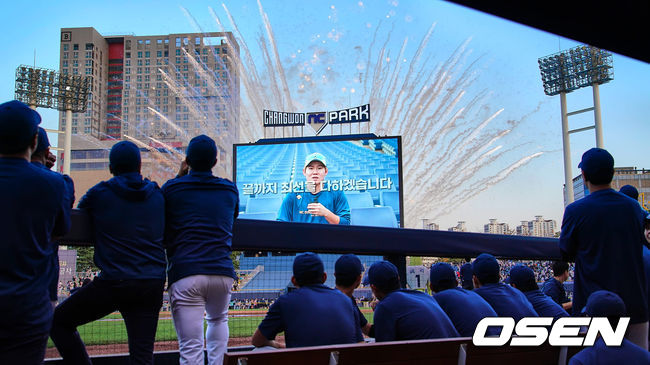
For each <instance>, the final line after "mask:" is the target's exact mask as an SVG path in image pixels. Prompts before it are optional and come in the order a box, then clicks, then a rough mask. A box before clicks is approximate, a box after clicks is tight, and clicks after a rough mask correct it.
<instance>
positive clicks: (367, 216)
mask: <svg viewBox="0 0 650 365" xmlns="http://www.w3.org/2000/svg"><path fill="white" fill-rule="evenodd" d="M401 153H402V151H401V137H399V136H396V137H374V136H368V135H351V136H330V137H306V138H291V139H273V140H262V141H260V142H258V143H254V144H237V145H235V146H234V161H233V163H234V169H233V171H234V179H235V182H236V184H237V188H238V189H239V209H240V214H239V218H240V219H261V220H282V221H291V222H314V223H332V222H331V220H332V219H334V221H335V222H338V223H341V224H347V223H349V224H352V225H364V226H381V227H403V220H402V210H403V204H402V191H401V183H402V167H401V166H402V165H401V162H402V158H401ZM307 165H309V166H307ZM321 165H322V166H321ZM319 181H320V182H319ZM315 184H316V186H318V188H315ZM312 203H318V204H312ZM346 204H347V212H346ZM320 205H322V207H320ZM322 208H326V209H327V210H324V209H322ZM328 211H329V212H332V213H334V214H335V215H337V216H339V219H338V221H337V219H336V218H333V217H332V215H331V214H329V213H327V212H328Z"/></svg>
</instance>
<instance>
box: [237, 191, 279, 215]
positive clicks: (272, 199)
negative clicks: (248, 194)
mask: <svg viewBox="0 0 650 365" xmlns="http://www.w3.org/2000/svg"><path fill="white" fill-rule="evenodd" d="M283 199H284V197H283V196H281V195H275V196H269V197H259V198H250V199H248V203H247V204H246V213H268V212H273V213H276V214H277V212H278V211H280V207H281V206H282V200H283Z"/></svg>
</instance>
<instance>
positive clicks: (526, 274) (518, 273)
mask: <svg viewBox="0 0 650 365" xmlns="http://www.w3.org/2000/svg"><path fill="white" fill-rule="evenodd" d="M508 278H509V279H510V280H509V281H510V285H512V286H513V287H515V288H517V289H519V290H521V292H522V293H524V295H525V296H526V298H527V299H528V301H529V302H530V304H532V305H533V308H534V309H535V312H537V314H539V316H540V317H553V318H555V319H558V318H562V317H568V316H569V313H567V311H565V310H564V309H563V308H562V306H560V305H559V304H557V303H555V301H553V298H551V297H549V296H548V295H546V294H544V293H542V291H541V290H540V289H539V286H538V285H537V282H536V281H535V273H534V272H533V270H532V269H531V268H529V267H528V266H524V265H515V267H513V268H512V269H510V276H509V277H508Z"/></svg>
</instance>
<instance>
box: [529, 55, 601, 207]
mask: <svg viewBox="0 0 650 365" xmlns="http://www.w3.org/2000/svg"><path fill="white" fill-rule="evenodd" d="M537 64H538V65H539V71H540V73H541V76H542V83H543V85H544V93H545V94H546V95H548V96H555V95H560V108H561V114H562V150H563V154H564V194H565V196H564V202H565V204H569V203H571V202H573V200H574V194H573V176H572V175H573V174H572V164H571V145H570V140H569V135H570V134H571V133H576V132H582V131H585V130H589V129H594V130H595V132H596V147H599V148H603V132H602V130H603V129H602V118H601V113H600V91H599V85H601V84H604V83H607V82H610V81H612V80H613V79H614V68H613V67H614V66H613V62H612V53H611V52H609V51H605V50H602V49H599V48H596V47H592V46H588V45H583V46H577V47H574V48H571V49H569V50H566V51H562V52H559V53H555V54H552V55H549V56H546V57H542V58H540V59H538V60H537ZM588 86H591V88H592V91H593V100H594V106H593V107H591V108H585V109H582V110H577V111H573V112H567V103H566V94H567V93H570V92H572V91H574V90H578V89H581V88H583V87H588ZM589 111H593V112H594V125H593V126H588V127H584V128H579V129H574V130H569V116H571V115H576V114H580V113H585V112H589Z"/></svg>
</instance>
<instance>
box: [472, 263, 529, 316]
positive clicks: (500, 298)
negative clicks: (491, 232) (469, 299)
mask: <svg viewBox="0 0 650 365" xmlns="http://www.w3.org/2000/svg"><path fill="white" fill-rule="evenodd" d="M472 270H473V271H474V277H473V280H474V287H475V288H476V289H474V292H475V293H476V294H478V295H480V296H481V297H483V299H485V301H486V302H488V303H490V306H491V307H492V309H494V311H495V312H497V314H498V315H499V316H500V317H512V318H514V320H515V321H519V320H520V319H522V318H524V317H538V315H537V312H535V309H533V305H532V304H530V302H528V299H526V296H525V295H524V294H523V293H522V292H520V291H519V290H517V289H515V288H513V287H511V286H510V285H506V284H503V283H500V282H499V262H498V261H497V259H496V258H495V257H494V256H492V255H490V254H488V253H482V254H480V255H478V257H477V258H476V259H475V260H474V262H473V263H472Z"/></svg>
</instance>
